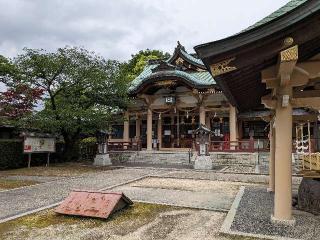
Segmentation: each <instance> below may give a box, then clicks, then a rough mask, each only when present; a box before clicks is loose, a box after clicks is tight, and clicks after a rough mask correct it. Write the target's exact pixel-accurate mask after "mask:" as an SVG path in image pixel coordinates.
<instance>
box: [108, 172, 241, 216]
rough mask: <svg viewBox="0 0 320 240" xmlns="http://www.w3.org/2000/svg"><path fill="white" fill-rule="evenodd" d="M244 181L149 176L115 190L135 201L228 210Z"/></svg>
mask: <svg viewBox="0 0 320 240" xmlns="http://www.w3.org/2000/svg"><path fill="white" fill-rule="evenodd" d="M243 184H244V183H231V182H220V181H210V180H192V179H168V178H164V179H161V178H152V177H150V178H145V179H142V180H139V181H137V182H133V183H130V184H127V185H123V186H121V187H117V188H115V189H113V190H115V191H122V192H124V193H125V194H126V195H127V196H128V197H129V198H131V199H133V200H135V201H142V202H149V203H158V204H167V205H173V206H181V207H190V208H198V209H206V210H216V211H228V209H230V207H231V205H232V202H233V200H234V197H235V196H236V194H237V192H238V190H239V188H240V186H242V185H243ZM244 185H246V184H244Z"/></svg>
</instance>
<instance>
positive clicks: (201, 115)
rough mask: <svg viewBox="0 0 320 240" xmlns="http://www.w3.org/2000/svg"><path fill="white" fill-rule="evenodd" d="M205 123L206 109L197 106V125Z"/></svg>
mask: <svg viewBox="0 0 320 240" xmlns="http://www.w3.org/2000/svg"><path fill="white" fill-rule="evenodd" d="M200 124H202V125H206V111H205V109H204V106H200V107H199V125H200Z"/></svg>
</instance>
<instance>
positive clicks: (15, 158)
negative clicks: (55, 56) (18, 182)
mask: <svg viewBox="0 0 320 240" xmlns="http://www.w3.org/2000/svg"><path fill="white" fill-rule="evenodd" d="M22 152H23V141H22V140H14V139H8V140H7V139H6V140H4V139H3V140H2V139H1V140H0V169H1V170H3V169H10V168H19V167H22V166H24V165H25V162H24V157H23V154H22Z"/></svg>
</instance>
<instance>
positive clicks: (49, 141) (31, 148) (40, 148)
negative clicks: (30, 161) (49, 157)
mask: <svg viewBox="0 0 320 240" xmlns="http://www.w3.org/2000/svg"><path fill="white" fill-rule="evenodd" d="M23 151H24V153H40V152H55V151H56V141H55V138H41V137H26V138H25V139H24V144H23Z"/></svg>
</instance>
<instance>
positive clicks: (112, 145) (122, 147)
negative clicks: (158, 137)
mask: <svg viewBox="0 0 320 240" xmlns="http://www.w3.org/2000/svg"><path fill="white" fill-rule="evenodd" d="M108 151H141V143H140V142H108Z"/></svg>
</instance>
